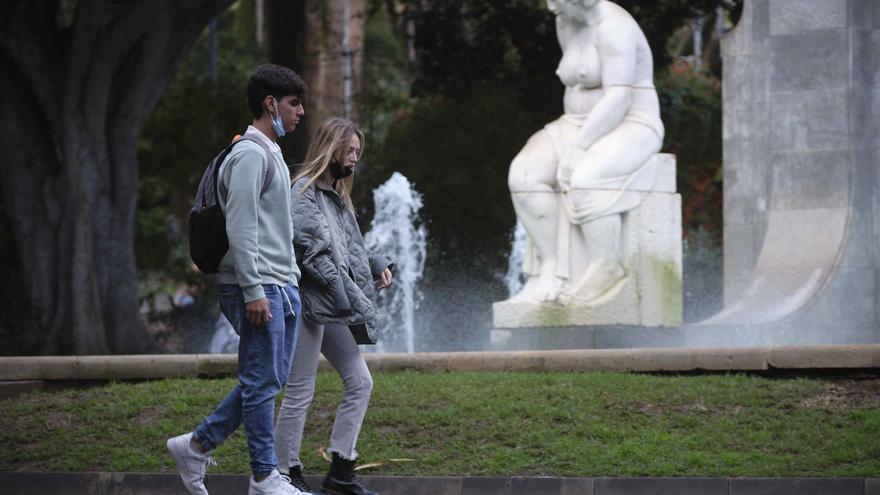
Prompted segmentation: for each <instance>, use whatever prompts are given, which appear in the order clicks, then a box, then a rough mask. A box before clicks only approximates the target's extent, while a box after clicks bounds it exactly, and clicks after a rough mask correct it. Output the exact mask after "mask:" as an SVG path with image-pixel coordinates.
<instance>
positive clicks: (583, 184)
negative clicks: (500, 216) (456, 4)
mask: <svg viewBox="0 0 880 495" xmlns="http://www.w3.org/2000/svg"><path fill="white" fill-rule="evenodd" d="M547 4H548V8H549V9H550V10H551V11H552V12H553V13H554V14H555V15H556V32H557V35H558V37H559V44H560V45H561V47H562V59H561V60H560V62H559V67H558V69H557V70H556V74H557V75H558V76H559V79H560V81H562V83H563V84H564V85H565V97H564V102H563V103H564V109H565V114H564V115H562V116H561V117H559V118H558V119H557V120H555V121H553V122H551V123H549V124H547V125H546V126H545V127H544V128H543V129H541V130H540V131H538V132H537V133H535V134H534V135H533V136H532V137H531V138H530V139H529V141H528V143H526V145H525V147H524V148H523V149H522V150H521V151H520V152H519V154H518V155H517V156H516V158H514V160H513V162H512V163H511V165H510V173H509V177H508V184H509V187H510V192H511V196H512V197H513V205H514V209H515V210H516V214H517V217H518V218H519V220H520V221H521V222H522V224H523V226H524V227H525V230H526V232H527V233H528V237H529V240H530V246H529V254H528V255H527V259H526V261H525V263H524V267H523V271H524V272H525V274H526V275H527V276H528V279H527V281H526V284H525V286H524V288H523V289H522V291H521V292H520V293H519V294H517V295H516V296H514V297H513V298H511V299H510V300H509V301H511V302H520V301H521V302H557V303H563V304H565V303H568V302H571V301H578V302H584V303H588V302H589V301H593V300H595V299H597V298H600V297H601V296H602V295H603V294H606V293H607V292H608V291H609V290H611V289H612V288H613V287H615V286H616V285H618V283H619V282H621V281H622V280H623V279H624V278H625V277H626V276H627V273H626V268H625V264H624V263H623V260H622V258H621V242H622V241H621V226H622V223H621V222H622V219H621V214H622V213H623V212H626V211H627V210H630V209H633V208H635V207H637V206H638V205H639V203H640V201H641V195H640V193H639V192H638V191H634V190H633V188H634V186H633V184H635V183H637V182H638V183H644V182H645V181H646V180H647V181H651V180H653V170H651V169H650V165H651V162H649V159H650V158H651V157H652V156H653V155H654V154H655V153H657V152H658V151H659V150H660V147H661V145H662V143H663V123H662V122H661V121H660V105H659V102H658V99H657V92H656V90H655V88H654V83H653V71H654V69H653V60H652V57H651V49H650V47H649V46H648V42H647V40H646V39H645V35H644V34H643V33H642V31H641V29H640V28H639V26H638V24H636V22H635V20H634V19H633V18H632V17H631V16H630V15H629V13H627V12H626V11H625V10H624V9H623V8H621V7H620V6H618V5H616V4H614V3H612V2H611V1H608V0H548V2H547ZM572 236H583V238H582V239H578V241H579V243H577V245H580V246H585V252H584V253H573V252H570V251H571V246H572V245H573V243H572V242H571V241H572ZM580 241H583V242H580ZM576 257H581V258H580V260H579V262H577V263H575V262H573V261H572V260H573V259H574V258H576ZM574 267H578V270H577V272H575V271H576V270H575V269H574Z"/></svg>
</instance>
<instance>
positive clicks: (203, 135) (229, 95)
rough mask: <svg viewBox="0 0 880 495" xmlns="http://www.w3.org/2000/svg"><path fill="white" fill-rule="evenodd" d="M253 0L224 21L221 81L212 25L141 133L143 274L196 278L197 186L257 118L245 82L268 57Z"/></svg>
mask: <svg viewBox="0 0 880 495" xmlns="http://www.w3.org/2000/svg"><path fill="white" fill-rule="evenodd" d="M251 3H252V2H251V1H241V2H238V3H237V4H235V5H233V7H232V8H230V9H228V10H227V11H226V12H225V13H224V14H223V15H222V16H220V17H219V18H218V19H217V44H218V49H217V64H216V73H217V77H216V80H212V79H211V74H210V70H209V58H210V40H209V28H206V29H205V31H204V32H203V33H202V35H201V36H200V37H199V39H198V41H197V42H196V44H195V46H194V47H193V48H192V51H191V53H190V55H189V57H188V59H187V60H186V61H185V62H184V63H183V64H182V65H181V67H180V68H179V70H178V71H177V74H176V75H175V78H174V79H173V80H172V82H171V83H170V85H169V87H168V90H167V91H166V93H165V95H164V96H163V97H162V99H161V100H160V102H159V104H158V105H157V107H156V109H155V111H154V112H153V114H152V116H151V117H150V119H149V121H148V122H147V124H146V126H145V128H144V131H143V132H142V134H141V139H140V141H139V143H138V159H139V162H140V190H139V203H138V210H137V213H136V218H135V222H136V230H135V242H136V244H135V246H136V254H137V260H138V268H139V270H140V271H142V272H148V271H150V272H151V271H162V272H164V273H165V275H166V276H167V277H169V278H170V279H172V280H185V279H187V278H189V277H191V275H192V271H191V270H190V261H189V256H188V252H187V247H186V238H185V228H186V226H185V219H186V215H187V214H188V211H189V207H190V206H191V204H190V203H191V201H192V197H193V196H194V194H195V190H196V186H197V185H198V181H199V179H200V178H201V174H202V172H203V171H204V168H205V166H206V165H207V163H208V161H209V160H210V159H211V158H213V157H214V156H215V155H216V154H217V153H219V152H220V150H222V149H223V147H225V146H226V145H227V144H229V142H230V140H231V139H232V137H233V136H235V135H236V134H239V133H241V132H242V131H243V130H244V128H245V126H246V125H247V123H249V122H250V120H251V115H250V111H249V109H248V106H247V99H246V95H245V84H246V83H247V78H248V76H249V74H250V72H251V71H252V70H253V68H254V67H255V66H256V65H257V64H258V63H259V60H260V59H261V58H262V57H261V54H260V51H259V50H258V49H257V48H256V45H255V43H254V42H253V41H252V35H253V24H252V21H250V19H252V17H253V6H252V5H251Z"/></svg>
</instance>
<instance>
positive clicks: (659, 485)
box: [0, 472, 880, 495]
mask: <svg viewBox="0 0 880 495" xmlns="http://www.w3.org/2000/svg"><path fill="white" fill-rule="evenodd" d="M307 478H308V480H309V482H310V483H312V485H313V486H319V485H320V481H321V478H320V477H317V476H309V477H307ZM362 479H363V480H364V483H365V484H366V485H367V486H368V487H369V488H371V489H372V490H376V491H378V492H379V493H381V494H382V495H404V494H405V495H490V494H491V495H499V494H500V495H515V494H516V495H520V494H528V495H649V494H650V495H782V494H797V495H880V479H872V478H555V477H540V478H537V477H534V478H533V477H498V478H479V477H406V476H399V477H397V476H364V477H363V478H362ZM205 485H206V487H207V488H208V491H209V492H210V493H211V495H241V494H242V493H246V492H247V489H248V477H247V476H246V475H229V474H213V475H208V478H207V480H206V482H205ZM0 486H2V487H3V488H4V490H3V493H6V494H8V495H25V494H27V495H54V494H65V495H66V494H70V493H100V494H103V495H113V494H119V495H123V494H124V495H153V494H159V493H162V494H180V495H185V494H186V490H185V489H184V488H183V485H182V484H181V482H180V478H179V477H178V476H177V475H176V474H170V473H163V474H152V473H106V472H102V473H25V472H4V473H0Z"/></svg>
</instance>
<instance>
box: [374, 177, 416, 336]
mask: <svg viewBox="0 0 880 495" xmlns="http://www.w3.org/2000/svg"><path fill="white" fill-rule="evenodd" d="M373 203H374V204H375V208H376V215H375V216H374V217H373V221H372V223H371V225H370V231H369V232H367V234H366V235H365V236H364V241H365V243H366V246H367V249H368V250H370V251H373V252H376V253H380V254H383V255H385V256H387V257H388V258H390V259H391V260H392V261H393V262H394V268H393V270H392V271H393V273H394V279H393V283H392V285H391V287H390V288H388V289H385V290H383V291H380V292H379V296H378V301H377V305H378V306H379V307H378V308H377V309H378V313H379V343H378V344H377V345H376V348H375V350H376V351H377V352H391V351H397V352H415V311H416V309H417V308H418V304H419V301H420V300H421V297H422V295H421V292H420V290H419V288H418V282H419V280H421V278H422V274H423V272H424V269H425V254H426V245H427V238H428V233H427V230H426V229H425V226H424V225H422V222H421V219H420V217H419V211H420V210H421V208H422V195H421V194H419V193H418V192H417V191H416V190H415V189H414V188H413V186H412V184H410V182H409V180H407V178H406V177H404V176H403V175H402V174H400V173H399V172H394V173H393V174H392V175H391V178H389V179H388V180H387V181H386V182H385V183H384V184H382V185H381V186H379V187H377V188H376V189H375V190H374V191H373Z"/></svg>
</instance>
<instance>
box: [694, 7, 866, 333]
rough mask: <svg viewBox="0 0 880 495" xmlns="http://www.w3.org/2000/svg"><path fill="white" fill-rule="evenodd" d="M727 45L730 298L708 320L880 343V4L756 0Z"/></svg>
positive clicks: (726, 241) (764, 330)
mask: <svg viewBox="0 0 880 495" xmlns="http://www.w3.org/2000/svg"><path fill="white" fill-rule="evenodd" d="M722 54H723V57H724V131H723V135H724V271H725V275H724V276H725V284H724V289H725V309H724V310H723V311H722V312H721V313H720V314H718V315H716V316H715V317H713V318H710V319H709V320H707V321H705V322H703V325H720V326H727V327H729V328H730V327H735V328H738V329H739V330H738V331H740V332H746V333H748V334H749V335H751V336H752V337H755V336H757V337H759V338H760V340H761V341H760V342H754V343H763V344H777V343H778V344H785V343H789V344H798V343H864V342H877V341H880V332H878V329H877V326H878V325H877V323H878V313H877V310H878V308H880V304H878V296H877V290H876V288H877V284H878V273H880V272H878V268H880V263H878V253H880V243H878V236H877V234H878V233H880V214H878V212H880V210H878V208H880V204H878V197H880V196H878V178H880V170H878V168H880V151H878V150H880V2H878V1H876V0H746V2H745V8H744V11H743V16H742V19H741V20H740V23H739V24H738V25H737V27H736V28H735V29H734V30H733V31H732V32H731V33H729V34H728V35H726V36H725V39H724V40H723V41H722ZM747 328H748V330H746V329H747ZM688 333H689V334H691V333H692V332H688ZM694 335H696V334H694ZM696 340H706V339H704V338H697V339H696ZM709 340H711V339H709ZM707 342H708V341H707Z"/></svg>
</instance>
